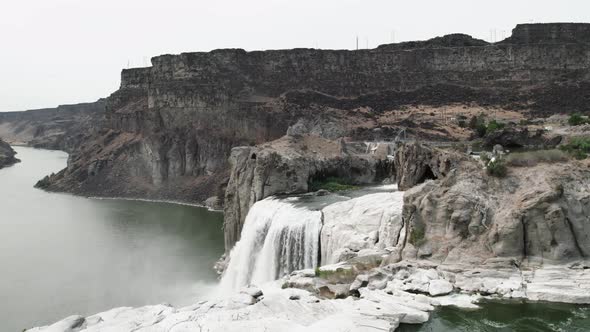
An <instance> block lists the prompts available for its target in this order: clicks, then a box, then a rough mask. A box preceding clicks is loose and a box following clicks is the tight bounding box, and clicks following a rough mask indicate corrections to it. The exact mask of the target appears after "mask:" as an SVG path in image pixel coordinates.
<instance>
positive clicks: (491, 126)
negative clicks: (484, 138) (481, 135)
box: [486, 120, 506, 134]
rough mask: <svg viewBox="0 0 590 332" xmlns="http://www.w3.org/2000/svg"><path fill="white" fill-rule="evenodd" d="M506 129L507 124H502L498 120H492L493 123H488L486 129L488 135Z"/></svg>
mask: <svg viewBox="0 0 590 332" xmlns="http://www.w3.org/2000/svg"><path fill="white" fill-rule="evenodd" d="M504 127H506V125H505V124H503V123H500V122H498V121H496V120H492V121H490V122H488V125H487V127H486V134H490V133H493V132H494V131H496V130H500V129H503V128H504Z"/></svg>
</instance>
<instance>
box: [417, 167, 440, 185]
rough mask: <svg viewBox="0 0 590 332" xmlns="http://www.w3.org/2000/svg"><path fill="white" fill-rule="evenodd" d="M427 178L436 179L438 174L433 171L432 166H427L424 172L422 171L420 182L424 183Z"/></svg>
mask: <svg viewBox="0 0 590 332" xmlns="http://www.w3.org/2000/svg"><path fill="white" fill-rule="evenodd" d="M426 180H436V175H434V172H432V168H430V166H426V169H425V170H424V173H422V177H420V180H418V183H424V182H425V181H426Z"/></svg>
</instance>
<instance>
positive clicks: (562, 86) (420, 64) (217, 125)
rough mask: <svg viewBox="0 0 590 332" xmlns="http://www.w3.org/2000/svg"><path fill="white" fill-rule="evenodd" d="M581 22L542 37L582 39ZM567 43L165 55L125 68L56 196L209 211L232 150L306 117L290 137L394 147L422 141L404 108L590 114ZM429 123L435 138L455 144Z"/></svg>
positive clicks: (449, 40) (584, 77) (53, 186)
mask: <svg viewBox="0 0 590 332" xmlns="http://www.w3.org/2000/svg"><path fill="white" fill-rule="evenodd" d="M581 26H582V27H580V28H579V29H577V30H576V29H573V30H572V29H570V28H565V27H563V28H561V25H548V26H544V28H540V29H545V30H544V31H546V32H547V33H553V32H552V31H554V30H556V29H557V30H556V31H561V30H560V29H564V30H563V31H565V30H567V29H569V30H568V31H570V30H571V31H573V32H571V35H572V36H577V34H578V33H580V32H579V31H582V30H583V29H585V28H584V27H585V26H586V25H581ZM523 29H525V27H524V26H518V27H517V28H516V29H515V31H514V34H515V35H524V34H526V33H525V32H522V31H521V30H523ZM529 30H530V29H529ZM582 32H583V31H582ZM541 34H542V32H541ZM535 35H536V33H535ZM559 36H561V35H558V36H557V37H555V38H553V37H552V38H553V39H552V40H553V41H554V42H552V43H532V42H530V40H528V41H523V39H522V38H515V39H514V40H506V41H505V42H502V43H498V44H487V43H485V42H483V41H479V40H475V39H472V38H469V37H468V36H464V35H452V36H446V37H442V38H438V39H435V40H431V41H427V42H419V43H409V44H399V45H384V46H383V47H379V48H377V49H373V50H358V51H347V50H315V49H294V50H279V51H256V52H246V51H244V50H241V49H225V50H215V51H212V52H208V53H184V54H180V55H163V56H158V57H155V58H153V59H152V67H149V68H139V69H130V70H124V71H123V73H122V79H121V88H120V89H119V90H118V91H117V92H115V93H114V94H113V95H111V96H110V97H109V98H108V99H107V101H106V104H107V106H106V112H105V122H104V125H102V126H100V128H98V130H96V134H94V135H93V136H92V138H90V139H88V140H86V142H85V144H83V145H82V146H80V147H79V148H77V149H76V150H75V151H73V153H72V158H71V159H70V162H69V164H68V168H67V169H66V170H64V171H63V172H61V173H60V174H58V175H57V176H55V177H52V178H51V179H49V182H48V187H47V188H48V189H49V190H63V191H69V192H74V193H78V194H85V195H109V196H112V195H115V196H140V197H150V198H165V199H175V200H183V201H198V202H202V201H204V200H205V199H206V198H208V197H210V196H218V197H221V196H223V195H220V194H219V193H220V192H222V191H223V188H224V186H225V183H226V182H227V180H228V174H229V172H230V171H229V169H230V164H229V163H228V159H227V158H228V156H229V155H230V152H231V149H232V148H233V147H235V146H253V145H257V144H261V143H264V142H267V141H272V140H274V139H277V138H279V137H281V136H283V135H284V134H285V133H286V132H287V129H288V128H289V127H290V126H293V125H295V124H296V123H298V122H299V121H303V122H301V124H302V126H303V129H304V130H303V132H301V131H299V132H297V130H295V129H296V127H291V128H294V129H293V130H295V132H294V133H293V134H317V133H319V134H318V135H319V136H322V137H326V138H330V139H336V138H338V137H342V136H349V137H351V138H352V139H356V140H371V139H383V140H387V139H392V138H393V137H394V136H395V135H397V134H398V133H399V130H398V129H399V128H401V127H412V130H410V131H413V133H414V134H415V135H416V136H419V137H423V136H421V135H422V134H423V133H422V132H420V130H419V129H420V124H418V125H415V124H414V123H411V122H407V121H406V122H403V121H397V120H396V119H397V118H396V116H395V115H396V114H397V112H398V111H399V110H401V109H403V108H405V107H409V106H416V105H431V106H440V105H449V104H459V105H467V106H468V105H483V106H485V107H492V106H493V107H501V108H509V109H515V110H522V111H531V112H533V113H538V114H541V113H554V112H568V111H574V110H575V111H579V112H584V111H588V107H589V106H588V105H590V103H588V102H587V100H586V99H585V98H586V97H585V96H586V93H585V91H587V89H588V87H590V83H588V82H589V81H590V70H589V67H590V56H588V55H589V54H590V46H589V45H588V44H587V43H585V42H584V37H575V38H574V39H572V38H568V39H567V41H566V42H564V43H559V38H560V37H559ZM529 39H530V38H529ZM535 40H536V39H535ZM572 40H575V41H579V42H575V43H572V42H571V41H572ZM428 126H429V127H428V128H426V129H427V133H428V136H427V137H428V139H444V138H445V137H448V136H449V133H448V132H447V131H445V130H444V129H441V128H438V127H437V124H433V123H429V125H428ZM299 128H300V129H301V126H300V127H299ZM374 129H378V130H379V131H374Z"/></svg>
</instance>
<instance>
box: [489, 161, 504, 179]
mask: <svg viewBox="0 0 590 332" xmlns="http://www.w3.org/2000/svg"><path fill="white" fill-rule="evenodd" d="M486 169H487V172H488V174H489V175H491V176H495V177H498V178H503V177H505V176H506V174H507V173H508V168H507V167H506V163H505V162H504V160H502V159H498V158H496V159H494V160H491V161H490V162H489V163H487V166H486Z"/></svg>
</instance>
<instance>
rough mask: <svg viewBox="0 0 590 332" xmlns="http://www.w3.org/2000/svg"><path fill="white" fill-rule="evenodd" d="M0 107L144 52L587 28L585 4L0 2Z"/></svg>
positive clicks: (65, 93)
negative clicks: (560, 25) (522, 26)
mask: <svg viewBox="0 0 590 332" xmlns="http://www.w3.org/2000/svg"><path fill="white" fill-rule="evenodd" d="M0 1H1V3H0V45H1V46H0V111H11V110H24V109H32V108H41V107H55V106H57V105H58V104H67V103H77V102H85V101H94V100H96V99H98V98H100V97H106V96H108V95H109V94H110V93H112V92H113V91H115V90H116V89H117V87H118V85H119V75H120V70H121V69H122V68H126V67H127V64H128V63H130V64H131V67H137V66H144V65H146V64H148V63H149V58H151V57H152V56H156V55H160V54H166V53H173V54H174V53H181V52H190V51H209V50H211V49H215V48H228V47H239V48H244V49H246V50H256V49H284V48H294V47H319V48H336V49H345V48H348V49H353V48H354V47H355V38H356V36H357V35H358V36H359V39H360V42H359V43H360V45H361V46H362V47H365V46H366V45H367V40H368V45H369V47H371V48H372V47H375V46H377V45H379V44H383V43H388V42H390V41H391V39H392V32H394V35H395V41H396V42H399V41H406V40H421V39H428V38H432V37H435V36H440V35H444V34H447V33H454V32H463V33H467V34H471V35H473V36H474V37H477V38H482V39H486V40H489V39H490V30H492V29H495V30H496V39H498V40H499V39H501V37H502V35H505V36H506V37H507V36H508V35H510V31H511V29H512V28H513V27H514V26H515V25H516V24H517V23H527V22H590V1H588V0H495V1H480V0H404V1H396V0H364V1H361V0H315V1H314V0H290V1H287V0H216V1H204V0H166V1H163V0H161V1H155V0H0Z"/></svg>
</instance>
